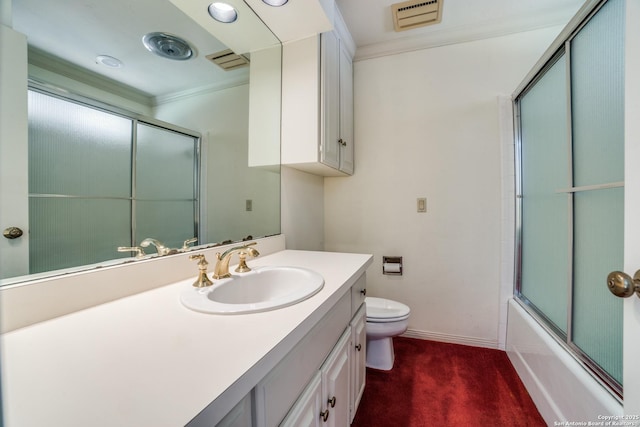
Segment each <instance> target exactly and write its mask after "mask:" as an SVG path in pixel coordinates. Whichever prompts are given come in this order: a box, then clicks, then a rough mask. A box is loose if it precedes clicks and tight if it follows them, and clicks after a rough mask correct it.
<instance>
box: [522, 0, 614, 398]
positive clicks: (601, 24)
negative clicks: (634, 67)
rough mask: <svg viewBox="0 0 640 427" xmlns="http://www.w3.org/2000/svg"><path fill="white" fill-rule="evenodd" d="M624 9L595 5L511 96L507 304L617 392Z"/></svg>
mask: <svg viewBox="0 0 640 427" xmlns="http://www.w3.org/2000/svg"><path fill="white" fill-rule="evenodd" d="M623 52H624V2H623V1H622V0H609V1H603V2H602V3H601V5H600V7H599V8H598V9H597V10H596V11H595V12H594V14H593V15H592V16H590V17H589V18H588V20H587V21H586V22H585V23H584V24H583V25H582V26H581V27H579V28H578V29H577V30H576V31H575V32H574V33H573V34H571V36H569V37H568V39H567V41H566V42H565V43H564V45H563V46H562V48H561V49H559V51H558V52H557V53H556V55H555V56H554V57H553V58H552V59H551V60H550V61H549V62H548V63H547V64H546V67H545V68H543V69H542V71H541V72H540V73H538V75H536V76H535V78H534V79H533V80H532V81H531V82H530V84H529V85H528V86H527V87H526V88H525V89H524V90H523V91H522V92H521V93H520V94H519V95H518V96H517V99H516V110H517V111H518V112H519V120H518V122H517V123H518V128H519V134H518V136H519V158H518V170H519V174H518V175H519V194H518V197H519V203H518V212H519V218H520V224H519V233H518V246H519V248H520V251H519V258H518V260H519V262H518V269H517V274H518V277H517V282H518V283H517V296H518V298H519V299H520V300H521V301H523V302H524V304H525V305H526V306H527V307H528V308H529V309H530V310H531V311H532V312H534V313H535V314H536V315H537V316H538V318H539V319H541V321H542V322H543V323H544V324H545V325H546V326H547V327H548V329H549V330H550V331H551V332H552V333H554V334H555V335H556V336H557V337H558V339H559V340H561V341H562V342H563V343H565V344H566V346H567V348H568V349H569V350H570V351H571V352H573V353H574V354H575V355H576V357H578V358H579V359H581V360H582V361H583V362H584V363H585V364H586V365H587V366H589V367H590V368H591V370H592V371H593V372H594V373H595V374H596V375H597V377H598V378H600V379H601V380H602V381H603V382H604V383H606V384H607V385H608V386H609V387H611V389H612V390H614V391H615V392H616V393H617V394H619V395H621V394H622V329H623V328H622V314H623V311H622V301H621V300H620V299H618V298H616V297H614V296H613V295H612V294H611V293H610V292H609V291H608V289H607V286H606V278H607V275H608V274H609V272H611V271H614V270H621V269H622V266H623V255H624V254H623V242H624V236H623V231H624V230H623V224H624V214H623V213H624V191H623V190H624V188H623V187H624V134H623V132H624V122H623V118H624V111H623V109H624V87H623V84H624V75H623V69H624V68H623V67H624V61H623Z"/></svg>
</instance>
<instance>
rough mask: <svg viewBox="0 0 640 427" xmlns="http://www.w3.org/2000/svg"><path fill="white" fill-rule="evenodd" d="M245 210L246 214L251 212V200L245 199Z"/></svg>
mask: <svg viewBox="0 0 640 427" xmlns="http://www.w3.org/2000/svg"><path fill="white" fill-rule="evenodd" d="M245 210H246V211H247V212H251V211H252V210H253V200H251V199H247V202H246V203H245Z"/></svg>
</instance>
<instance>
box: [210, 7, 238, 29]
mask: <svg viewBox="0 0 640 427" xmlns="http://www.w3.org/2000/svg"><path fill="white" fill-rule="evenodd" d="M209 15H211V17H212V18H213V19H215V20H216V21H220V22H223V23H225V24H229V23H231V22H234V21H235V20H236V19H238V12H237V11H236V10H235V9H234V8H233V6H231V5H229V4H227V3H221V2H215V3H211V4H210V5H209Z"/></svg>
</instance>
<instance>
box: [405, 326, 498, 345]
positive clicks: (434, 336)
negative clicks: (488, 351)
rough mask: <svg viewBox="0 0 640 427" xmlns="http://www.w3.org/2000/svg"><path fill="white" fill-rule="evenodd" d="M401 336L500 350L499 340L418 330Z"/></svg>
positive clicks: (410, 330) (409, 330) (411, 330)
mask: <svg viewBox="0 0 640 427" xmlns="http://www.w3.org/2000/svg"><path fill="white" fill-rule="evenodd" d="M401 336H403V337H407V338H417V339H421V340H431V341H438V342H447V343H451V344H462V345H469V346H472V347H484V348H493V349H499V345H498V341H497V340H488V339H484V338H476V337H466V336H463V335H450V334H441V333H438V332H429V331H420V330H417V329H407V331H406V332H405V333H404V334H402V335H401Z"/></svg>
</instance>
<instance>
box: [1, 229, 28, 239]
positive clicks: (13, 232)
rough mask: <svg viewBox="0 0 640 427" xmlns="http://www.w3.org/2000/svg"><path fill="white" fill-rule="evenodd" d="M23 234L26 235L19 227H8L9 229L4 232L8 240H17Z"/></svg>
mask: <svg viewBox="0 0 640 427" xmlns="http://www.w3.org/2000/svg"><path fill="white" fill-rule="evenodd" d="M23 234H24V233H23V232H22V230H21V229H19V228H18V227H8V228H5V229H4V231H3V232H2V235H3V236H4V237H6V238H7V239H17V238H18V237H20V236H22V235H23Z"/></svg>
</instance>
